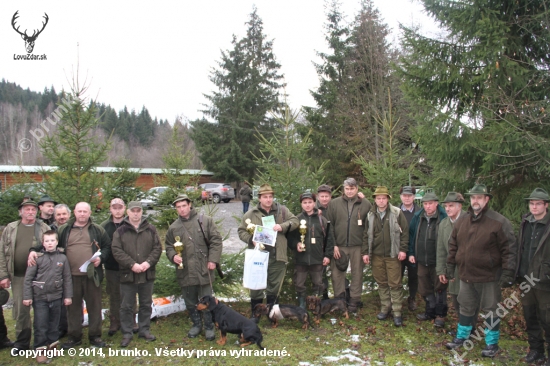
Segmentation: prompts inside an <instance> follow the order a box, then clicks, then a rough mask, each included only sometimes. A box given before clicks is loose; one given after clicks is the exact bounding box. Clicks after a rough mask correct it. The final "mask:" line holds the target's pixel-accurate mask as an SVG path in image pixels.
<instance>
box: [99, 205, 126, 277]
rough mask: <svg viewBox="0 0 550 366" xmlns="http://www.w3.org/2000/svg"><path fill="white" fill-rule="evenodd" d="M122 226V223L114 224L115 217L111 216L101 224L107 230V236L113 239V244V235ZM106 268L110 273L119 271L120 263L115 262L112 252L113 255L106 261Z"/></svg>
mask: <svg viewBox="0 0 550 366" xmlns="http://www.w3.org/2000/svg"><path fill="white" fill-rule="evenodd" d="M120 226H122V222H121V223H120V224H115V223H114V222H113V215H109V218H108V219H107V220H105V221H103V222H102V223H101V227H102V228H104V229H105V232H107V235H109V238H111V242H112V241H113V235H114V234H115V231H116V229H118V228H119V227H120ZM104 266H105V269H108V270H110V271H118V269H119V266H118V262H117V261H116V260H115V257H113V253H112V251H111V255H110V256H109V257H107V260H105V263H104Z"/></svg>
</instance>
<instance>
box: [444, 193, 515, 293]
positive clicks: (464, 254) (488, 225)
mask: <svg viewBox="0 0 550 366" xmlns="http://www.w3.org/2000/svg"><path fill="white" fill-rule="evenodd" d="M516 255H517V242H516V237H515V236H514V230H513V228H512V224H511V223H510V221H508V219H507V218H506V217H504V216H502V215H501V214H499V213H497V212H495V211H493V210H491V209H489V207H488V204H487V205H486V206H485V207H484V208H483V210H481V212H480V213H479V215H478V216H477V217H475V216H474V211H473V209H472V207H470V208H468V211H467V212H466V214H465V215H461V217H459V218H458V220H456V222H455V224H454V228H453V231H452V233H451V237H450V238H449V256H448V257H447V263H448V264H451V265H456V266H457V267H458V273H459V275H460V280H461V281H464V282H472V283H479V282H495V281H498V280H499V279H500V276H501V274H502V270H503V269H508V270H512V271H515V270H516Z"/></svg>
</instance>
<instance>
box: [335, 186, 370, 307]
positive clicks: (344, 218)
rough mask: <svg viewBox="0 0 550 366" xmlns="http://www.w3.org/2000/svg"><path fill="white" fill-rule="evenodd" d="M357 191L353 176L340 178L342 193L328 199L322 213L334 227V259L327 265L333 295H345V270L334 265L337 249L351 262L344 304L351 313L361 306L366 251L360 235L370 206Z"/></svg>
mask: <svg viewBox="0 0 550 366" xmlns="http://www.w3.org/2000/svg"><path fill="white" fill-rule="evenodd" d="M358 192H359V187H358V186H357V182H356V181H355V179H354V178H347V179H346V180H344V194H343V195H342V196H341V197H338V198H336V199H334V200H332V201H331V202H330V205H329V206H328V210H327V214H326V216H327V218H328V220H329V221H330V223H331V226H332V228H333V229H334V230H333V231H334V239H335V241H334V259H335V260H333V261H331V264H330V268H331V273H332V287H333V289H334V296H335V297H344V298H345V291H346V287H345V280H346V272H345V271H340V270H339V269H338V268H337V266H336V261H337V260H339V259H340V256H341V254H340V252H342V253H343V254H345V256H346V257H347V258H348V261H349V263H350V265H351V285H350V303H349V305H348V310H349V311H351V312H357V310H358V308H359V306H360V305H361V293H362V291H363V268H364V265H365V262H364V256H365V255H366V254H367V245H366V242H365V243H363V235H364V230H365V228H366V227H367V222H366V220H367V214H368V213H369V211H370V209H371V204H370V202H369V201H368V200H366V199H362V198H361V197H359V196H358ZM346 267H347V266H346Z"/></svg>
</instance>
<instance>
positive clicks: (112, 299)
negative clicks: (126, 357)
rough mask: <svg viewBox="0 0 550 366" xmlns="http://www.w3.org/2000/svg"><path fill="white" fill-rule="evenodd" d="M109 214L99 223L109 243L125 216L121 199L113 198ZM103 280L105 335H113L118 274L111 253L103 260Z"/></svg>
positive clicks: (117, 308) (117, 321) (117, 317)
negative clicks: (106, 313)
mask: <svg viewBox="0 0 550 366" xmlns="http://www.w3.org/2000/svg"><path fill="white" fill-rule="evenodd" d="M109 212H110V213H111V214H110V215H109V217H108V218H107V220H105V221H103V222H102V223H101V227H102V228H104V229H105V232H106V233H107V235H109V238H111V241H112V240H113V235H114V234H115V231H116V230H117V229H118V228H119V227H120V226H121V225H122V223H123V221H124V215H125V214H126V204H125V203H124V201H123V200H122V199H121V198H113V199H112V200H111V203H110V205H109ZM103 266H104V267H105V280H106V286H105V287H106V288H105V290H106V291H107V295H108V296H109V331H108V333H107V334H109V335H110V336H112V335H114V334H115V333H116V332H117V331H118V330H119V329H120V301H121V300H120V272H119V266H118V262H117V261H116V259H115V257H114V254H113V251H112V250H111V254H110V255H109V256H108V257H107V259H106V260H105V263H104V265H103Z"/></svg>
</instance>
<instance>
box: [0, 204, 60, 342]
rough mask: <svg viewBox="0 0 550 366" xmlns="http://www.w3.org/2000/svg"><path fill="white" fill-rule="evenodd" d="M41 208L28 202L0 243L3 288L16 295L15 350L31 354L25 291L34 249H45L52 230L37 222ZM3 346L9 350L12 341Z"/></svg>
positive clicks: (0, 274) (8, 227)
mask: <svg viewBox="0 0 550 366" xmlns="http://www.w3.org/2000/svg"><path fill="white" fill-rule="evenodd" d="M37 212H38V205H37V204H36V202H34V201H33V200H27V201H25V202H22V203H21V204H20V205H19V216H21V220H17V221H14V222H11V223H9V224H8V225H7V226H6V228H5V229H4V232H3V233H2V238H1V239H0V287H1V288H4V289H5V288H8V287H10V286H11V288H12V294H13V310H12V315H13V319H15V321H16V323H15V336H16V338H17V339H16V341H15V344H14V345H13V347H14V348H15V349H18V350H27V349H29V347H30V342H31V334H32V331H31V316H30V307H28V306H24V305H23V287H24V283H25V272H26V271H27V263H28V261H27V260H28V255H29V250H30V249H31V248H33V247H34V248H35V249H36V250H39V248H41V247H42V234H44V233H45V232H46V231H48V230H49V229H50V228H49V226H48V225H46V224H45V223H43V222H42V221H40V220H37V219H36V213H37ZM0 346H3V347H9V339H7V337H6V338H5V339H3V340H2V339H0Z"/></svg>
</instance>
